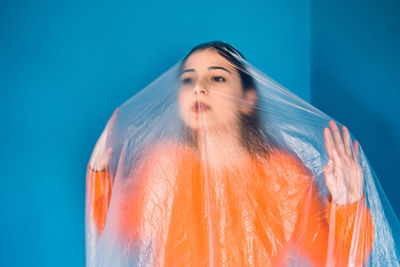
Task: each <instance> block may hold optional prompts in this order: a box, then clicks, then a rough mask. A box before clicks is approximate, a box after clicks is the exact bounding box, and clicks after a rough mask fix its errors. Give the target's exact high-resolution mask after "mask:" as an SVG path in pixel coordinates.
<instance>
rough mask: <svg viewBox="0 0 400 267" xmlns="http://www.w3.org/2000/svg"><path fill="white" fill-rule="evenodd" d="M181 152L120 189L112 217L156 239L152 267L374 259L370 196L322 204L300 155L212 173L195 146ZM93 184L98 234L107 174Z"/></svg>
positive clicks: (125, 231) (276, 155)
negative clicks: (292, 258) (371, 256)
mask: <svg viewBox="0 0 400 267" xmlns="http://www.w3.org/2000/svg"><path fill="white" fill-rule="evenodd" d="M176 151H178V153H177V155H179V157H177V158H175V159H174V160H170V158H171V150H169V151H168V149H155V150H154V153H151V154H150V155H151V156H149V157H147V158H146V160H144V161H143V162H144V164H143V167H142V168H140V174H138V172H136V175H140V177H135V179H134V180H135V182H131V183H130V184H127V185H126V186H124V187H123V188H124V189H123V190H122V191H118V194H119V195H120V198H119V199H120V200H121V202H116V203H119V204H118V205H120V207H119V208H118V209H119V210H120V211H121V212H120V213H114V214H120V215H119V217H120V218H119V230H120V231H121V234H122V236H123V238H124V239H126V240H138V239H140V238H141V237H140V236H141V235H143V233H146V234H145V235H148V236H151V238H152V240H156V243H157V244H158V245H157V249H156V252H155V255H156V256H155V257H156V259H155V265H156V266H188V265H189V266H190V265H193V264H195V266H209V265H210V261H211V260H212V261H213V266H271V265H273V266H282V265H286V264H288V261H290V256H291V255H293V254H294V251H295V252H296V253H297V255H302V257H304V258H306V259H307V260H308V261H310V262H312V263H313V264H314V265H315V266H348V265H349V264H350V263H354V266H360V265H362V263H363V262H364V261H365V260H366V259H367V257H368V256H369V254H370V251H371V248H372V243H373V236H374V228H373V223H372V217H371V214H370V212H369V210H368V208H367V206H366V204H365V198H363V199H362V200H361V201H359V202H357V203H354V204H351V205H346V206H339V205H334V204H332V203H331V202H330V200H329V199H328V200H327V202H328V207H325V205H324V203H323V201H322V200H321V199H320V197H319V192H318V191H317V186H316V185H315V184H314V181H313V178H312V177H311V174H310V173H309V171H308V170H307V169H306V167H305V166H304V165H303V164H302V162H301V161H300V160H298V159H297V158H296V157H295V156H293V155H291V154H289V153H287V152H284V151H281V150H273V151H272V152H271V153H270V154H269V155H268V156H267V158H266V159H263V160H260V159H257V160H256V159H251V160H250V161H249V162H247V163H246V165H242V166H240V167H239V166H237V167H232V166H231V167H229V168H228V167H224V168H220V169H218V170H215V169H213V168H212V167H207V168H205V166H204V165H203V164H202V163H201V161H200V160H199V159H198V158H197V157H196V156H195V155H194V154H193V153H191V152H190V151H189V149H185V148H178V149H176ZM87 186H88V187H90V188H88V190H90V191H88V192H91V193H90V196H89V197H90V198H89V203H90V205H91V211H92V212H91V214H90V216H92V218H93V221H94V222H95V225H96V226H97V228H98V230H99V232H100V233H102V232H103V230H104V227H105V223H106V220H107V211H108V206H109V201H110V196H111V182H110V175H109V172H108V171H104V172H93V171H91V170H90V169H88V183H87ZM114 187H115V186H114ZM120 192H121V193H120ZM113 194H114V191H113ZM149 226H150V227H149ZM302 259H303V258H302ZM295 260H296V261H295V262H294V264H296V265H298V264H301V262H300V258H295ZM292 263H293V262H292Z"/></svg>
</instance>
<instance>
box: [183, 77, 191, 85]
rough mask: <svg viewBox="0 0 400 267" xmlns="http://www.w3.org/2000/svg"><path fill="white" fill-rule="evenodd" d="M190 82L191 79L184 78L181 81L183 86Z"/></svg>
mask: <svg viewBox="0 0 400 267" xmlns="http://www.w3.org/2000/svg"><path fill="white" fill-rule="evenodd" d="M191 82H192V79H191V78H185V79H183V80H182V83H183V84H190V83H191Z"/></svg>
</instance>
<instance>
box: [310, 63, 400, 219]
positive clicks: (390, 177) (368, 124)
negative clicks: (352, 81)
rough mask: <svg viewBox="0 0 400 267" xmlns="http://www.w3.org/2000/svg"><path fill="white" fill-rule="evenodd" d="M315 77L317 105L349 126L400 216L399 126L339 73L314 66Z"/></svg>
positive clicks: (315, 104) (314, 90)
mask: <svg viewBox="0 0 400 267" xmlns="http://www.w3.org/2000/svg"><path fill="white" fill-rule="evenodd" d="M313 77H314V78H313V90H312V103H313V105H314V106H316V107H317V108H318V109H320V110H322V111H323V112H325V113H327V114H328V115H330V116H331V117H333V118H334V119H336V120H338V121H339V122H340V123H342V124H344V125H346V126H347V127H348V128H349V130H350V132H351V133H352V134H353V136H354V137H355V138H356V139H357V140H358V141H359V142H360V144H361V147H362V149H363V150H364V152H365V154H366V156H367V158H368V160H369V162H370V163H371V166H372V168H373V169H374V171H375V173H376V175H377V177H378V180H379V182H380V183H381V185H382V187H383V189H384V191H385V194H386V195H387V197H388V199H389V201H390V204H391V205H392V207H393V209H394V211H395V212H396V214H397V216H398V217H399V214H400V194H398V188H399V186H400V181H398V179H397V177H398V167H399V166H398V165H399V163H400V155H399V153H398V151H400V143H399V141H398V140H397V137H396V127H395V125H393V124H392V123H390V122H389V121H388V120H386V119H385V118H384V117H382V115H380V114H378V112H376V111H374V108H373V107H371V106H370V105H368V103H363V102H362V101H361V100H360V99H359V98H357V97H356V95H355V94H354V93H355V91H353V90H352V89H351V88H349V85H347V84H344V83H343V82H342V81H341V80H340V78H339V75H334V73H332V72H330V71H326V70H321V69H314V70H313ZM368 89H370V88H368ZM374 90H379V89H374ZM366 91H368V90H366ZM382 105H384V104H383V103H378V104H377V105H376V106H382Z"/></svg>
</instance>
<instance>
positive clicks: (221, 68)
mask: <svg viewBox="0 0 400 267" xmlns="http://www.w3.org/2000/svg"><path fill="white" fill-rule="evenodd" d="M208 69H209V70H217V69H220V70H224V71H227V72H228V73H231V72H230V71H229V70H227V69H225V68H223V67H218V66H210V67H208Z"/></svg>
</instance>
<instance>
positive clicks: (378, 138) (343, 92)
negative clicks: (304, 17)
mask: <svg viewBox="0 0 400 267" xmlns="http://www.w3.org/2000/svg"><path fill="white" fill-rule="evenodd" d="M311 23H312V33H311V35H312V42H311V47H312V48H311V51H312V60H311V69H312V104H313V105H314V106H316V107H317V108H319V109H321V110H323V111H325V112H326V113H328V114H329V115H331V116H333V117H334V118H336V119H337V120H338V121H340V122H341V123H343V124H345V125H348V126H349V128H350V130H351V132H352V133H353V134H354V135H355V136H356V137H357V138H358V140H359V141H360V144H361V146H362V148H363V150H364V152H365V153H366V155H367V157H368V159H369V161H370V163H371V165H372V167H373V169H374V170H375V172H376V175H377V177H378V178H379V180H380V182H381V184H382V187H383V189H384V191H385V192H386V194H387V196H388V198H389V201H390V202H391V204H392V207H393V208H394V210H395V212H396V213H397V215H398V216H399V215H400V194H399V187H400V180H399V178H400V175H399V172H398V170H399V166H400V154H399V151H400V107H399V102H400V1H398V0H386V1H377V0H364V1H354V0H348V1H333V0H332V1H320V0H313V1H311Z"/></svg>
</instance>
